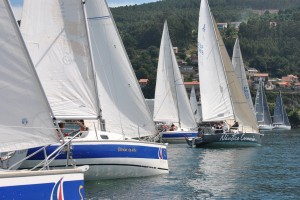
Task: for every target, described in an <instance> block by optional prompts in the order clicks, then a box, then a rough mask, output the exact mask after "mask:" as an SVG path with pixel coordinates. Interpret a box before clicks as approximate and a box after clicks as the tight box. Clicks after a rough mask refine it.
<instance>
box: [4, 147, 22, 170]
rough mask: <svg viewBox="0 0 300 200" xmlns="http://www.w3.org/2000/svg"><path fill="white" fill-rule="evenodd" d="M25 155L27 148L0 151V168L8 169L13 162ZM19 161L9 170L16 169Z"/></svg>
mask: <svg viewBox="0 0 300 200" xmlns="http://www.w3.org/2000/svg"><path fill="white" fill-rule="evenodd" d="M26 155H27V150H19V151H14V152H6V153H5V152H4V153H0V157H1V162H0V169H8V168H10V167H11V166H13V165H14V164H15V163H17V162H19V161H20V160H22V159H24V158H25V157H26ZM21 164H22V163H21V162H20V163H19V164H17V165H16V166H14V167H12V168H10V170H16V169H18V168H19V167H20V166H21Z"/></svg>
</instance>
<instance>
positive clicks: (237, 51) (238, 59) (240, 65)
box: [232, 38, 255, 113]
mask: <svg viewBox="0 0 300 200" xmlns="http://www.w3.org/2000/svg"><path fill="white" fill-rule="evenodd" d="M232 65H233V68H234V71H235V73H236V76H237V78H238V80H239V82H240V85H241V86H242V90H243V92H244V94H245V97H246V99H247V102H248V104H249V106H250V108H251V110H252V112H253V113H255V110H254V106H253V102H252V98H251V94H250V89H249V85H248V80H247V76H246V72H245V66H244V61H243V57H242V52H241V48H240V41H239V38H236V40H235V43H234V47H233V54H232Z"/></svg>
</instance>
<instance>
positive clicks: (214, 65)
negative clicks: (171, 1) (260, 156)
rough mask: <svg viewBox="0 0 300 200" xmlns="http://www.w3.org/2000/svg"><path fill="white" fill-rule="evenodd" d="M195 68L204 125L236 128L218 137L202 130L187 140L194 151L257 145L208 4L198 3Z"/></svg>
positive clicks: (258, 137)
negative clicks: (199, 134)
mask: <svg viewBox="0 0 300 200" xmlns="http://www.w3.org/2000/svg"><path fill="white" fill-rule="evenodd" d="M198 65H199V80H200V82H201V84H200V92H201V104H202V117H203V122H220V121H226V122H227V124H228V125H229V126H233V125H234V121H236V122H238V124H239V126H237V127H234V128H235V130H233V127H230V129H229V130H228V131H227V130H225V129H223V131H222V132H221V133H217V132H214V131H213V130H211V129H208V130H205V131H204V134H203V135H202V136H201V137H198V138H195V139H193V140H187V142H188V144H190V145H192V146H196V147H208V146H214V145H216V146H232V145H234V146H248V145H250V146H252V145H257V144H260V142H261V135H260V133H259V131H258V126H257V122H256V119H255V116H254V113H253V112H252V111H251V108H250V106H249V104H248V103H247V100H246V98H245V95H244V93H243V91H242V88H241V86H240V83H239V81H238V79H237V77H236V74H235V71H234V69H233V66H232V63H231V60H230V57H229V55H228V53H227V50H226V48H225V45H224V43H223V40H222V37H221V35H220V32H219V30H218V28H217V25H216V23H215V21H214V18H213V16H212V14H211V12H210V8H209V5H208V1H207V0H202V1H201V6H200V14H199V29H198Z"/></svg>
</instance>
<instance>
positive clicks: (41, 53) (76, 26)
mask: <svg viewBox="0 0 300 200" xmlns="http://www.w3.org/2000/svg"><path fill="white" fill-rule="evenodd" d="M82 5H83V4H82V1H81V0H77V1H74V0H60V1H58V0H53V1H49V0H39V1H36V0H25V1H24V5H23V13H22V24H21V32H22V34H23V36H24V40H25V41H26V45H27V47H28V49H29V52H30V55H31V57H32V59H33V63H34V65H35V68H36V70H37V72H38V75H39V77H40V80H41V82H42V85H43V88H44V90H45V92H46V95H47V98H48V100H49V102H50V105H51V108H52V110H53V112H54V115H55V117H57V118H66V119H72V118H79V119H90V118H91V119H95V118H97V117H98V116H99V103H98V97H96V88H95V78H94V77H95V76H94V72H93V68H92V61H91V56H90V50H89V42H88V35H87V30H86V19H85V16H84V12H83V8H82Z"/></svg>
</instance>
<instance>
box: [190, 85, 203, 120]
mask: <svg viewBox="0 0 300 200" xmlns="http://www.w3.org/2000/svg"><path fill="white" fill-rule="evenodd" d="M190 104H191V107H192V112H193V114H194V117H195V120H196V123H200V121H201V110H200V107H199V106H198V102H197V98H196V92H195V87H194V86H193V87H192V90H191V94H190Z"/></svg>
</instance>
